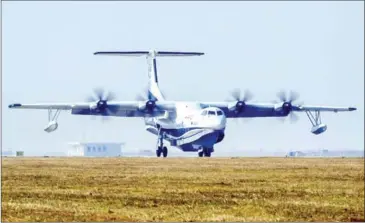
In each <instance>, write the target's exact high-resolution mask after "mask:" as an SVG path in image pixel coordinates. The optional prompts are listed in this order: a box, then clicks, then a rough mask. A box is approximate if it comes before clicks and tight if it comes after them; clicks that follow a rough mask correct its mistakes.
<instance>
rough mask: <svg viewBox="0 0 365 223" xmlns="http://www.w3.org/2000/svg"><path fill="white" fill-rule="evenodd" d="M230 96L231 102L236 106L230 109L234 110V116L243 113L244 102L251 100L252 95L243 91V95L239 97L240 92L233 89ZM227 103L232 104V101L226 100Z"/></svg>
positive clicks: (247, 91)
mask: <svg viewBox="0 0 365 223" xmlns="http://www.w3.org/2000/svg"><path fill="white" fill-rule="evenodd" d="M231 96H232V98H233V101H234V102H236V104H235V105H234V106H233V107H231V108H230V109H234V111H235V113H236V114H238V113H240V112H242V111H244V109H245V107H246V102H247V101H250V100H251V99H252V98H253V94H252V93H251V92H250V91H249V90H245V91H244V94H243V95H241V90H240V89H238V88H237V89H234V90H233V91H232V92H231ZM228 101H231V102H232V100H228Z"/></svg>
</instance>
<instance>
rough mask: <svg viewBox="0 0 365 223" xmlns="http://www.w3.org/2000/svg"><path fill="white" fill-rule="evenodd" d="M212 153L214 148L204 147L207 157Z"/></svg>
mask: <svg viewBox="0 0 365 223" xmlns="http://www.w3.org/2000/svg"><path fill="white" fill-rule="evenodd" d="M211 153H212V149H210V148H204V149H203V154H204V156H205V157H210V155H211Z"/></svg>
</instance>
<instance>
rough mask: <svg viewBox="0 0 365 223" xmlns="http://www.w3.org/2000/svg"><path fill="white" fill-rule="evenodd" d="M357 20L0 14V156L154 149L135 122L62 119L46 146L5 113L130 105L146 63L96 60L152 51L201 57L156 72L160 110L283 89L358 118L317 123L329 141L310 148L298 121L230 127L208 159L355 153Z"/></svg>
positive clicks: (359, 93)
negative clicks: (101, 103)
mask: <svg viewBox="0 0 365 223" xmlns="http://www.w3.org/2000/svg"><path fill="white" fill-rule="evenodd" d="M363 9H364V2H361V1H359V2H312V1H306V2H266V1H262V2H244V1H242V2H223V1H222V2H192V1H190V2H116V1H113V2H72V1H67V2H10V1H8V2H2V12H3V15H2V19H3V21H2V25H3V29H2V31H3V34H2V37H3V39H2V41H3V42H2V46H3V51H2V56H3V63H2V65H3V69H2V75H3V76H2V83H3V86H2V89H3V91H2V93H3V98H2V115H3V116H2V121H3V129H2V130H3V131H2V133H3V135H2V137H3V142H2V145H3V147H2V148H3V150H6V149H8V148H12V149H13V150H17V149H23V150H24V151H25V153H26V154H29V155H31V154H44V153H46V152H59V151H66V148H67V145H66V143H67V142H70V141H80V140H83V141H90V140H91V141H122V142H125V143H126V145H127V147H128V148H130V149H131V148H141V149H154V147H155V144H156V137H155V136H154V135H152V134H150V133H148V132H147V131H145V130H144V125H143V120H141V119H138V118H134V119H126V118H112V119H111V120H110V121H109V122H107V123H102V122H101V121H100V120H99V119H97V120H91V118H90V117H84V116H75V115H71V114H70V113H69V112H67V113H66V112H62V113H61V115H60V118H59V129H58V130H57V131H56V132H54V133H51V134H48V133H45V132H44V131H43V128H44V126H45V125H46V124H47V111H39V110H10V109H8V104H10V103H15V102H21V103H36V102H80V101H83V100H84V99H85V98H86V97H87V96H88V95H89V94H91V93H92V88H93V87H95V86H102V87H105V88H106V89H109V90H111V91H114V92H115V93H116V94H117V96H118V99H119V100H133V99H134V98H135V95H136V94H137V93H140V92H141V91H142V89H143V88H144V87H145V86H146V84H147V65H146V60H145V59H144V58H121V57H101V56H94V55H93V52H95V51H102V50H148V49H158V50H179V51H201V52H205V53H206V55H205V56H202V57H192V58H162V59H159V60H158V70H159V82H160V87H161V88H162V90H163V91H164V92H166V94H167V96H168V99H176V100H207V101H212V100H213V101H218V100H225V99H226V98H227V97H228V96H229V91H231V90H232V89H233V88H236V87H239V88H241V89H249V90H251V91H252V92H253V93H254V95H255V98H254V99H255V100H256V101H263V102H266V101H272V100H275V99H277V98H276V92H277V91H278V90H280V89H287V90H290V89H293V90H296V91H297V92H299V93H300V95H301V97H300V101H304V102H305V103H306V104H316V105H334V106H355V107H357V108H358V111H356V112H348V113H337V114H336V113H323V115H322V120H323V122H324V123H326V124H327V125H328V130H327V132H326V133H324V134H323V135H319V136H315V135H313V134H312V133H310V128H311V124H310V122H309V120H308V118H307V117H306V115H305V114H304V113H301V114H299V115H300V120H299V121H298V122H297V123H295V124H291V123H290V122H289V120H287V122H285V123H281V122H280V121H278V120H276V119H275V118H261V119H253V120H250V121H248V122H238V123H235V122H233V121H229V122H228V126H227V129H226V138H225V139H224V141H223V142H222V143H220V144H218V145H216V146H215V149H216V151H217V152H216V154H215V156H218V155H219V154H224V153H225V152H226V151H229V152H232V151H237V153H236V154H237V155H239V154H240V153H241V154H243V153H242V152H244V151H247V150H260V149H261V148H262V149H263V150H264V151H288V150H290V149H316V148H328V149H333V150H335V149H345V148H348V149H363V136H364V10H363ZM188 86H190V87H188ZM173 150H175V151H177V149H176V148H172V149H170V151H173Z"/></svg>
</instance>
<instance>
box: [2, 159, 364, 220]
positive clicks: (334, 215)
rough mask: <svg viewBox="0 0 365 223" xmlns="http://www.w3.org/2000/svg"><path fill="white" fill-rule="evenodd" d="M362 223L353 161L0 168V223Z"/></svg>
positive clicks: (44, 162) (358, 168)
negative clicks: (147, 222)
mask: <svg viewBox="0 0 365 223" xmlns="http://www.w3.org/2000/svg"><path fill="white" fill-rule="evenodd" d="M360 220H361V221H364V159H360V158H358V159H355V158H354V159H350V158H345V159H341V158H338V159H335V158H334V159H329V158H322V159H320V158H315V159H308V158H302V159H299V158H167V159H162V158H3V160H2V221H360Z"/></svg>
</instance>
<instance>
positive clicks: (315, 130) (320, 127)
mask: <svg viewBox="0 0 365 223" xmlns="http://www.w3.org/2000/svg"><path fill="white" fill-rule="evenodd" d="M326 130H327V125H325V124H319V125H315V126H313V127H312V129H311V132H312V133H313V134H315V135H319V134H321V133H324V132H325V131H326Z"/></svg>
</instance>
